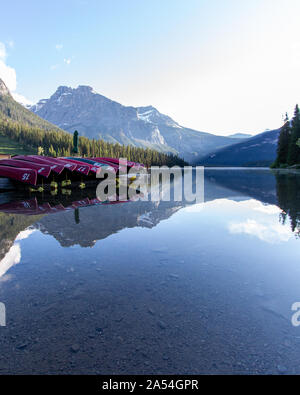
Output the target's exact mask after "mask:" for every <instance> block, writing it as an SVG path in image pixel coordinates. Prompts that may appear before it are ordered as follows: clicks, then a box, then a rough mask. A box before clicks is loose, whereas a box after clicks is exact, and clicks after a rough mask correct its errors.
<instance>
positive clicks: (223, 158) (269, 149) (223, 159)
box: [197, 129, 280, 166]
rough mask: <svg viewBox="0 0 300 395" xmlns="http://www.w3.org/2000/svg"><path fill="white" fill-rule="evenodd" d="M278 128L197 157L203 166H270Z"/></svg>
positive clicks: (275, 148) (274, 154)
mask: <svg viewBox="0 0 300 395" xmlns="http://www.w3.org/2000/svg"><path fill="white" fill-rule="evenodd" d="M279 133H280V129H276V130H271V131H267V132H264V133H261V134H259V135H257V136H254V137H252V138H251V139H246V141H241V142H239V143H238V144H235V145H233V146H230V147H226V148H223V149H220V150H216V151H215V152H212V153H211V154H209V155H208V156H207V157H205V158H199V160H198V162H197V163H198V164H201V165H204V166H270V165H271V164H272V163H273V162H274V160H275V158H276V152H277V144H278V138H279Z"/></svg>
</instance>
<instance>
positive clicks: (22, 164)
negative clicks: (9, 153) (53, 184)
mask: <svg viewBox="0 0 300 395" xmlns="http://www.w3.org/2000/svg"><path fill="white" fill-rule="evenodd" d="M0 165H4V166H11V167H17V168H19V169H20V168H23V169H33V170H36V171H37V173H38V175H41V176H43V177H46V178H48V177H49V175H50V173H51V167H50V166H49V165H41V164H37V163H33V162H28V161H25V160H19V159H4V160H1V161H0Z"/></svg>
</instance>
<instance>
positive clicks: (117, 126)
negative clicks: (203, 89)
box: [31, 86, 237, 162]
mask: <svg viewBox="0 0 300 395" xmlns="http://www.w3.org/2000/svg"><path fill="white" fill-rule="evenodd" d="M31 111H33V112H34V113H36V114H37V115H39V116H40V117H42V118H44V119H46V120H47V121H49V122H52V123H54V124H55V125H57V126H59V127H60V128H62V129H64V130H67V131H68V132H71V133H72V132H74V130H78V131H79V133H80V134H81V135H83V136H87V137H89V138H97V139H98V138H102V139H104V140H106V141H109V142H114V143H116V142H118V143H120V144H125V145H128V144H132V145H134V146H138V147H144V148H145V147H149V148H153V149H157V150H159V151H163V152H173V153H176V154H179V155H180V156H182V157H184V158H185V159H186V160H188V161H191V162H193V159H194V158H197V157H199V156H201V157H202V156H205V155H207V154H208V153H210V152H211V151H213V150H215V149H218V148H221V147H225V146H228V145H231V144H234V143H236V142H237V141H236V139H231V138H228V137H221V136H214V135H211V134H208V133H202V132H198V131H195V130H191V129H187V128H184V127H182V126H180V125H179V124H178V123H177V122H175V121H174V120H173V119H171V118H170V117H168V116H166V115H163V114H161V113H160V112H159V111H158V110H157V109H155V108H154V107H152V106H149V107H126V106H123V105H121V104H120V103H117V102H115V101H112V100H110V99H108V98H106V97H104V96H102V95H100V94H98V93H96V92H95V91H94V90H93V88H91V87H89V86H79V87H78V88H77V89H73V88H69V87H66V86H61V87H59V88H58V89H57V91H56V92H55V93H54V95H52V96H51V97H50V98H49V99H43V100H40V101H39V102H38V103H37V104H36V105H34V106H32V107H31Z"/></svg>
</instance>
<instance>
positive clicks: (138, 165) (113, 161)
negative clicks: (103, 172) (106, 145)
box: [93, 158, 145, 170]
mask: <svg viewBox="0 0 300 395" xmlns="http://www.w3.org/2000/svg"><path fill="white" fill-rule="evenodd" d="M93 159H94V160H99V161H101V160H105V161H107V162H109V163H114V164H116V165H119V164H120V165H123V166H124V165H125V164H126V162H125V161H122V160H119V159H114V158H93ZM127 167H130V168H131V167H136V168H137V170H141V169H144V168H145V166H144V165H142V164H140V163H135V162H131V161H128V162H127Z"/></svg>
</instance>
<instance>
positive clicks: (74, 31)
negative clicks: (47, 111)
mask: <svg viewBox="0 0 300 395" xmlns="http://www.w3.org/2000/svg"><path fill="white" fill-rule="evenodd" d="M299 15H300V1H299V0H251V1H241V0H163V1H162V0H151V1H147V0H111V1H106V0H105V1H104V0H63V1H62V0H52V1H51V2H41V1H40V0H27V1H23V0H11V1H9V2H5V3H4V2H3V4H1V16H2V18H1V25H0V78H3V79H4V81H5V82H6V83H7V85H8V86H9V88H10V89H11V90H12V92H14V95H15V97H17V98H18V99H19V100H20V99H21V100H23V101H25V99H24V97H25V98H26V99H27V100H29V101H31V102H36V101H38V100H39V99H42V98H47V97H49V96H50V95H52V94H53V93H54V92H55V90H56V89H57V87H58V86H59V85H67V86H72V87H77V86H78V85H90V86H92V87H93V88H94V89H95V90H96V91H97V92H99V93H101V94H103V95H104V96H107V97H109V98H111V99H113V100H116V101H119V102H120V103H122V104H124V105H133V106H145V105H153V106H154V107H156V108H157V109H158V110H159V111H160V112H162V113H165V114H167V115H169V116H171V117H172V118H174V120H175V121H177V122H179V123H180V124H182V125H183V126H186V127H191V128H194V129H196V130H201V131H206V132H211V133H215V134H223V135H228V134H231V133H236V132H250V133H253V134H255V133H258V132H262V131H264V130H265V129H267V128H269V129H273V128H278V127H280V125H281V123H282V114H283V113H285V112H286V111H289V113H290V114H292V111H293V108H294V106H295V104H296V103H297V102H299V103H300V78H299V72H300V23H299ZM20 95H21V96H20Z"/></svg>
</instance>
